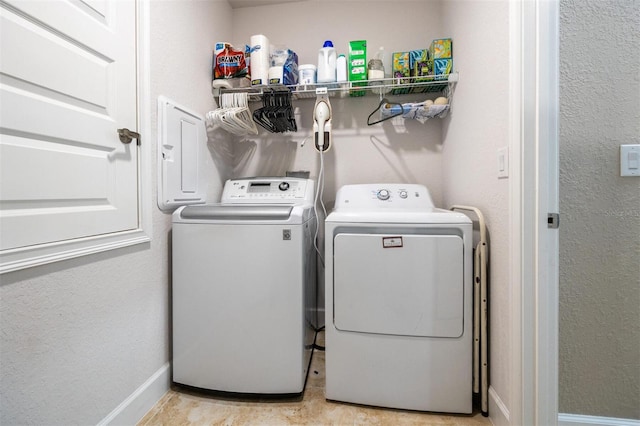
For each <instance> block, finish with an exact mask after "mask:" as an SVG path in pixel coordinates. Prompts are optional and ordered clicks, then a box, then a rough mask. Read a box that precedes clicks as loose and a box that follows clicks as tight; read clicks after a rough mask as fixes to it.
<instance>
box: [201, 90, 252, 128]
mask: <svg viewBox="0 0 640 426" xmlns="http://www.w3.org/2000/svg"><path fill="white" fill-rule="evenodd" d="M207 119H208V120H209V121H210V122H211V124H213V125H214V126H216V125H217V126H220V127H221V128H223V129H225V130H226V131H228V132H229V133H233V134H234V135H239V136H246V135H248V134H253V135H257V134H258V128H257V127H256V124H255V123H254V122H253V119H252V117H251V110H250V109H249V98H248V94H247V93H246V92H239V93H224V94H222V95H221V96H220V107H219V108H217V109H215V110H213V111H210V112H209V113H207Z"/></svg>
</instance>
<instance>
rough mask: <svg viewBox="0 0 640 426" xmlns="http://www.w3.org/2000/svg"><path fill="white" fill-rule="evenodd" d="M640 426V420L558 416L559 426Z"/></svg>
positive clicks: (573, 415) (574, 415) (576, 415)
mask: <svg viewBox="0 0 640 426" xmlns="http://www.w3.org/2000/svg"><path fill="white" fill-rule="evenodd" d="M594 425H595V426H640V420H635V419H616V418H614V417H599V416H584V415H582V414H564V413H560V414H558V426H594Z"/></svg>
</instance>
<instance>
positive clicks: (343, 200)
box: [335, 183, 433, 210]
mask: <svg viewBox="0 0 640 426" xmlns="http://www.w3.org/2000/svg"><path fill="white" fill-rule="evenodd" d="M335 206H336V208H340V209H343V208H346V209H350V208H356V209H358V208H370V209H374V210H375V209H378V208H380V209H388V208H400V209H417V208H423V209H424V208H426V209H429V208H433V202H432V201H431V196H430V195H429V190H427V188H426V187H425V186H424V185H417V184H398V183H386V184H385V183H382V184H361V185H345V186H343V187H341V188H340V189H339V190H338V193H337V195H336V205H335Z"/></svg>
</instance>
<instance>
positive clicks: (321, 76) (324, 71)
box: [317, 40, 336, 83]
mask: <svg viewBox="0 0 640 426" xmlns="http://www.w3.org/2000/svg"><path fill="white" fill-rule="evenodd" d="M317 81H318V83H333V82H335V81H336V49H334V47H333V43H332V42H331V40H327V41H325V42H324V45H323V46H322V49H320V51H319V52H318V77H317Z"/></svg>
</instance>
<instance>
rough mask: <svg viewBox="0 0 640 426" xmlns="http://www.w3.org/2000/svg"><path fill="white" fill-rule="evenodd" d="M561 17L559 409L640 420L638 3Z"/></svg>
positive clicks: (569, 4) (575, 0)
mask: <svg viewBox="0 0 640 426" xmlns="http://www.w3.org/2000/svg"><path fill="white" fill-rule="evenodd" d="M560 12H561V21H560V38H561V40H560V61H561V63H560V72H561V76H560V211H561V213H562V220H561V226H560V372H559V373H560V377H559V379H560V407H559V409H560V412H562V413H573V414H585V415H596V416H606V417H620V418H633V419H640V260H639V259H640V178H637V177H636V178H633V177H620V172H619V148H618V147H619V145H620V144H625V143H640V2H639V1H637V0H616V1H613V0H611V1H601V0H590V1H585V0H562V1H560Z"/></svg>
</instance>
